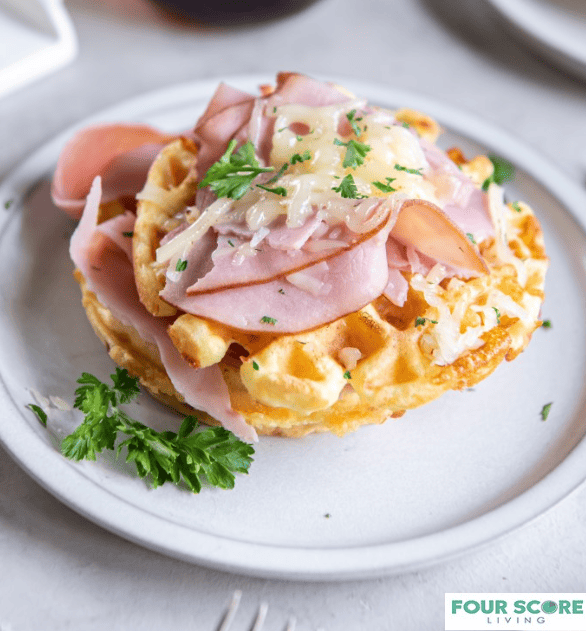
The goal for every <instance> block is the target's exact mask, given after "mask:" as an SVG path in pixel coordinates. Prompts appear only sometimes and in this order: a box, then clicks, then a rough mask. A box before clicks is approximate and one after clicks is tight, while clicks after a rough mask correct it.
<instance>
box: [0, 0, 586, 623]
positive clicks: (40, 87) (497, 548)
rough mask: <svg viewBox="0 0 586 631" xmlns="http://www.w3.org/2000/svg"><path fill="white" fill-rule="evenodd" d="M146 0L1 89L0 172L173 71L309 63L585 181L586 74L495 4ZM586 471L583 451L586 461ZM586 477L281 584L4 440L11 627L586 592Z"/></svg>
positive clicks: (390, 617) (82, 11)
mask: <svg viewBox="0 0 586 631" xmlns="http://www.w3.org/2000/svg"><path fill="white" fill-rule="evenodd" d="M137 2H138V0H133V4H132V5H124V3H123V0H120V2H118V3H116V2H114V1H113V0H103V2H97V1H96V2H90V1H87V2H85V1H84V0H71V1H70V2H67V3H66V6H67V7H68V8H69V10H70V13H71V15H72V18H73V20H74V23H75V27H76V30H77V33H78V36H79V40H80V54H79V57H78V58H77V60H76V61H75V62H74V63H73V64H72V65H70V66H68V67H67V68H65V69H64V70H62V71H60V72H58V73H56V74H54V75H51V76H50V77H48V78H46V79H43V80H41V81H39V82H37V83H35V84H33V85H30V86H29V87H26V88H24V89H22V90H20V91H19V92H16V93H14V94H12V95H9V96H8V97H5V98H4V99H3V100H0V147H1V150H0V177H1V176H3V175H6V174H7V173H8V172H9V170H10V169H11V168H12V167H13V166H15V165H16V164H17V163H18V162H19V161H20V160H22V159H23V158H24V157H26V156H27V155H28V154H29V153H30V152H32V151H33V150H34V149H35V148H36V147H38V146H39V145H40V144H42V143H43V142H44V141H45V140H48V139H49V138H51V137H52V136H53V135H55V134H56V133H57V132H59V131H61V130H62V129H64V128H65V127H67V126H69V125H71V124H73V123H75V122H77V121H78V120H79V119H81V118H83V117H85V116H87V115H89V114H92V113H95V112H97V111H99V110H100V109H102V108H104V107H106V106H110V105H114V104H116V103H117V102H119V101H121V100H123V99H126V98H128V97H132V96H136V95H138V94H141V93H144V92H147V91H149V90H152V89H156V88H161V87H165V86H170V85H172V84H174V83H178V82H184V81H189V80H196V79H201V78H208V77H219V76H223V75H233V74H237V73H258V72H267V73H274V72H276V71H278V70H298V71H303V72H307V73H310V74H311V73H314V74H315V73H318V74H322V75H336V76H340V75H342V76H343V75H347V76H349V77H355V78H360V79H364V80H367V81H377V82H383V83H386V84H389V85H394V86H397V87H399V88H402V89H409V90H412V91H415V92H419V93H422V94H426V95H429V96H432V97H434V98H435V99H438V100H441V101H444V102H446V103H451V104H453V105H456V106H458V107H460V108H463V109H466V110H469V111H473V112H475V113H477V114H479V115H481V116H482V117H484V118H485V119H487V120H490V121H492V122H494V123H497V124H498V125H500V126H501V127H502V128H504V129H506V130H508V131H510V132H513V133H514V134H515V135H517V136H518V137H520V138H522V139H523V140H524V141H525V142H527V143H529V144H530V145H532V146H533V147H535V148H537V149H538V150H540V151H541V153H543V154H544V155H546V156H547V157H549V158H550V159H551V160H553V161H554V162H555V163H557V164H558V165H559V166H560V167H561V168H562V169H563V170H564V171H565V172H566V173H568V174H569V175H570V176H572V177H573V178H574V179H576V180H577V181H581V182H583V181H584V163H585V162H586V154H585V147H586V145H585V140H586V83H584V82H583V81H581V80H579V79H576V78H573V77H571V76H569V75H567V74H564V73H563V72H561V71H559V70H557V69H555V68H552V67H549V66H548V65H547V63H546V62H544V61H543V60H540V59H538V58H537V57H536V56H534V55H533V54H532V53H531V52H530V51H528V50H527V49H526V48H525V47H524V46H523V45H522V44H519V43H518V42H517V41H516V40H514V39H513V38H512V37H511V36H510V35H509V34H508V31H507V30H506V29H505V28H504V26H503V25H502V23H501V22H500V21H499V20H498V19H497V17H496V16H495V15H494V13H493V12H492V10H491V9H490V8H489V7H488V6H487V3H486V2H484V1H482V0H460V1H456V0H411V1H401V0H361V1H360V2H357V1H356V0H321V1H320V2H319V3H317V4H315V5H314V6H313V7H311V8H309V9H308V10H306V11H305V12H303V13H300V14H298V15H295V16H293V17H290V18H287V19H284V20H282V21H279V22H274V23H270V24H265V25H260V26H256V27H249V28H246V29H240V30H220V29H203V28H196V27H193V26H187V25H185V24H181V23H177V22H174V21H169V20H164V19H162V18H157V17H156V16H154V14H153V15H151V14H150V12H149V10H148V9H145V10H144V11H143V12H141V13H140V14H136V13H133V11H132V9H133V7H134V6H138V5H137V4H135V3H137ZM585 467H586V463H585ZM585 544H586V488H582V490H580V491H578V492H576V493H574V494H573V495H572V496H571V497H570V498H568V499H567V500H565V501H564V502H562V503H561V504H560V505H558V506H557V507H555V508H554V509H553V510H551V511H550V512H549V513H548V514H546V515H544V516H543V517H541V518H540V519H539V520H537V521H536V522H534V523H532V524H530V525H529V526H527V527H525V528H523V529H522V530H520V531H518V532H516V533H514V534H512V535H510V536H508V537H506V538H505V539H503V540H502V541H500V542H497V543H493V544H492V545H490V546H489V547H487V548H485V549H483V550H481V551H477V552H474V553H472V554H469V555H467V556H465V557H463V558H461V559H459V560H457V561H452V562H450V563H448V564H445V565H441V566H438V567H435V568H432V569H429V570H426V571H421V572H417V573H412V574H407V575H403V576H399V577H393V578H387V579H379V580H373V581H360V582H351V583H342V584H317V583H314V584H307V583H294V582H285V581H268V580H260V579H251V578H246V577H242V576H236V575H230V574H225V573H221V572H216V571H212V570H207V569H202V568H199V567H195V566H191V565H189V564H187V563H183V562H179V561H175V560H172V559H168V558H166V557H163V556H161V555H159V554H156V553H154V552H150V551H148V550H144V549H142V548H140V547H138V546H136V545H134V544H131V543H128V542H126V541H124V540H123V539H120V538H119V537H117V536H115V535H112V534H110V533H108V532H106V531H104V530H102V529H101V528H99V527H97V526H94V525H93V524H92V523H90V522H88V521H86V520H85V519H84V518H82V517H79V516H78V515H77V514H76V513H74V512H73V511H71V510H69V509H68V508H66V507H64V506H63V505H61V504H60V503H59V502H58V501H57V500H55V499H54V498H53V497H52V496H51V495H49V494H48V493H46V492H45V491H44V490H43V489H41V488H40V487H39V486H38V485H37V484H36V483H35V482H33V481H32V480H31V479H29V478H28V477H27V476H26V475H25V474H24V473H23V472H22V471H21V470H20V469H19V467H18V466H17V465H16V464H14V463H13V462H12V460H11V459H10V458H9V457H8V456H7V455H6V453H5V452H4V451H3V450H2V449H1V448H0V631H33V630H35V631H36V630H37V629H43V630H45V631H51V630H53V629H55V630H56V629H73V630H75V631H89V630H97V629H120V630H122V629H125V630H126V629H128V630H134V629H141V630H143V631H150V630H155V629H172V628H173V629H178V630H183V629H194V630H197V631H200V630H201V631H208V629H209V630H210V631H211V630H212V629H215V628H216V627H217V624H218V621H219V619H220V617H221V613H222V611H223V609H224V607H225V606H226V603H227V602H228V600H229V599H230V596H231V594H232V592H233V591H234V590H235V589H241V590H243V592H244V595H243V600H242V605H241V608H240V611H239V615H238V620H237V622H238V624H237V625H235V627H236V630H235V631H237V630H238V629H248V628H249V626H250V621H251V619H252V617H253V613H254V611H255V609H256V607H257V606H258V603H259V602H260V601H261V600H266V601H268V602H269V604H270V610H269V616H268V618H267V622H266V625H265V628H266V630H267V631H272V630H275V631H276V630H281V629H283V626H284V622H285V619H286V618H287V616H288V615H289V614H294V615H295V616H296V617H297V621H298V626H297V628H298V629H299V630H300V631H301V630H302V631H305V630H309V629H313V630H317V629H323V630H324V631H325V630H327V631H338V630H340V631H353V630H362V629H368V630H369V631H378V630H391V629H401V630H403V631H409V630H422V629H423V630H426V629H430V630H431V629H441V628H443V615H444V614H443V607H444V605H443V603H444V593H445V592H501V591H507V592H586V576H585V571H584V569H585V567H586V562H585V561H586V553H585V551H584V550H585V548H586V545H585Z"/></svg>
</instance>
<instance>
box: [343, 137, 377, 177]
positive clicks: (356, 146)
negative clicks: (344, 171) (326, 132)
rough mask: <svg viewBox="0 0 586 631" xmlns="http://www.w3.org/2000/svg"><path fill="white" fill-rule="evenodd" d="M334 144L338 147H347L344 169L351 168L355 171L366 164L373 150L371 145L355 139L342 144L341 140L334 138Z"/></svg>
mask: <svg viewBox="0 0 586 631" xmlns="http://www.w3.org/2000/svg"><path fill="white" fill-rule="evenodd" d="M334 144H335V145H338V147H346V154H345V155H344V162H342V166H343V167H344V168H346V167H351V168H353V169H355V168H356V167H359V166H360V165H362V164H364V158H365V157H366V154H367V153H368V152H369V151H370V150H371V149H372V147H371V146H370V145H367V144H365V143H363V142H358V141H357V140H353V139H351V140H349V141H348V142H342V141H341V140H340V139H339V138H334Z"/></svg>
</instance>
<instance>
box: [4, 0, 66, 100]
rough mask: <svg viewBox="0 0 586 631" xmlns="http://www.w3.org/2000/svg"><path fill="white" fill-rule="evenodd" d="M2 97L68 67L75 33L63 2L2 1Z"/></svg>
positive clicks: (60, 0)
mask: <svg viewBox="0 0 586 631" xmlns="http://www.w3.org/2000/svg"><path fill="white" fill-rule="evenodd" d="M0 42H1V44H0V97H1V96H3V95H4V94H8V93H9V92H12V91H13V90H16V89H17V88H20V87H23V86H25V85H27V84H28V83H30V82H31V81H34V80H36V79H39V78H41V77H43V76H45V75H47V74H49V73H50V72H53V71H54V70H57V69H58V68H61V67H62V66H64V65H66V64H68V63H69V62H70V61H72V60H73V59H74V57H75V55H76V54H77V39H76V37H75V31H74V29H73V25H72V23H71V20H70V19H69V16H68V14H67V11H66V10H65V8H64V6H63V2H62V0H0Z"/></svg>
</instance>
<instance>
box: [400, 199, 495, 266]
mask: <svg viewBox="0 0 586 631" xmlns="http://www.w3.org/2000/svg"><path fill="white" fill-rule="evenodd" d="M391 234H392V235H393V237H394V238H395V239H398V240H399V241H401V242H402V243H404V244H405V245H412V246H414V247H415V248H416V249H417V250H418V251H419V252H421V253H422V254H425V255H426V256H429V257H430V258H432V259H435V261H438V262H440V263H443V264H445V265H449V266H451V267H454V268H457V269H460V270H462V275H463V276H464V277H465V278H469V277H471V276H479V275H481V274H486V273H487V272H488V267H487V266H486V263H485V262H484V259H483V258H482V257H481V256H480V254H479V253H478V251H477V250H476V248H475V247H474V245H473V244H472V242H471V240H470V238H469V237H467V236H466V235H465V234H464V233H463V232H462V230H461V229H460V228H459V227H458V226H457V225H456V224H455V223H454V222H453V221H451V220H450V219H449V218H448V216H447V215H446V214H445V213H443V212H442V210H441V209H440V208H438V207H437V206H436V205H435V204H432V203H431V202H428V201H425V200H421V199H410V200H407V201H406V202H404V203H403V205H402V206H401V212H400V213H399V216H398V218H397V221H396V222H395V225H394V226H393V229H392V231H391Z"/></svg>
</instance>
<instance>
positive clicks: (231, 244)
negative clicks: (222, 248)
mask: <svg viewBox="0 0 586 631" xmlns="http://www.w3.org/2000/svg"><path fill="white" fill-rule="evenodd" d="M228 245H229V246H230V247H231V248H233V247H234V244H233V243H232V241H231V240H230V239H228Z"/></svg>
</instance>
